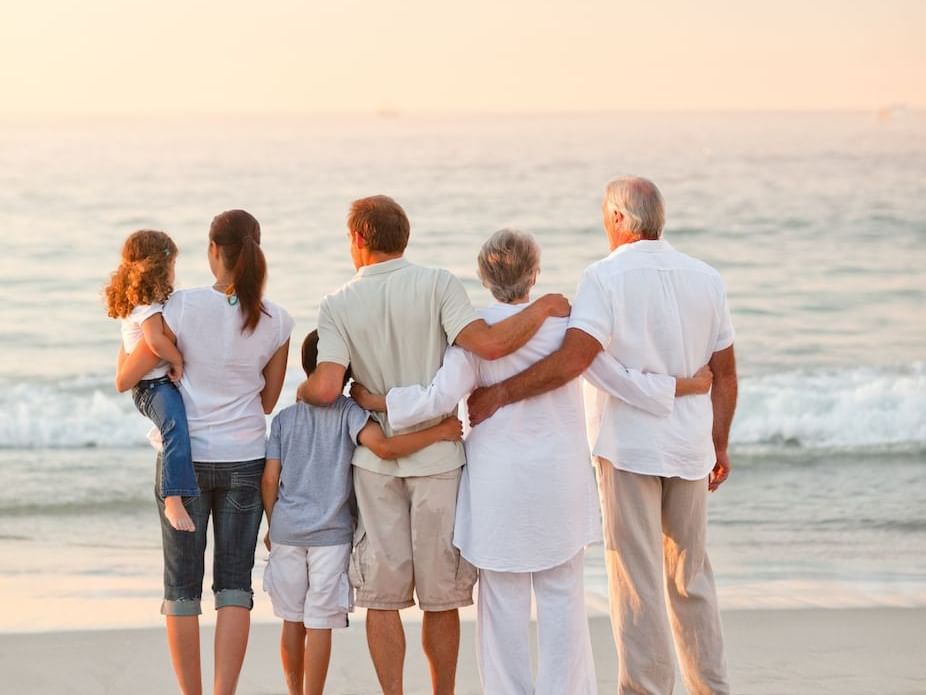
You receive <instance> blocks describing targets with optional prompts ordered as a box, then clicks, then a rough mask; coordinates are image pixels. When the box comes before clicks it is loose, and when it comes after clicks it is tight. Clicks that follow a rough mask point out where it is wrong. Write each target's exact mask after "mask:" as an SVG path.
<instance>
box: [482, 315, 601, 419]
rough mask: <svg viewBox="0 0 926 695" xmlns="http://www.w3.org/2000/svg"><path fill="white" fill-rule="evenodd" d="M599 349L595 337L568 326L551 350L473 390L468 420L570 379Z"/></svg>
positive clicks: (485, 414)
mask: <svg viewBox="0 0 926 695" xmlns="http://www.w3.org/2000/svg"><path fill="white" fill-rule="evenodd" d="M522 313H523V312H522ZM599 352H601V343H599V342H598V341H597V340H596V339H595V338H593V337H592V336H590V335H589V334H588V333H586V332H585V331H583V330H580V329H578V328H570V329H569V330H567V331H566V337H565V338H564V339H563V345H562V347H560V349H559V350H557V351H556V352H554V353H553V354H551V355H547V356H546V357H544V358H543V359H542V360H540V361H539V362H537V363H535V364H534V365H533V366H531V367H530V368H529V369H526V370H524V371H523V372H521V373H520V374H516V375H515V376H513V377H510V378H508V379H505V381H500V382H499V383H497V384H494V385H493V386H487V387H484V388H480V389H476V390H475V391H473V394H472V395H471V396H470V397H469V400H468V401H467V405H468V406H469V421H470V424H471V425H473V426H474V427H475V426H476V425H478V424H479V423H480V422H484V421H485V420H488V419H489V418H490V417H492V415H493V414H494V413H495V411H496V410H498V409H499V408H501V407H503V406H506V405H509V404H511V403H517V402H518V401H523V400H524V399H525V398H531V397H533V396H539V395H540V394H541V393H546V392H547V391H552V390H553V389H556V388H559V387H560V386H562V385H563V384H567V383H569V382H570V381H572V380H573V379H575V378H576V377H577V376H579V375H580V374H582V372H584V371H585V370H586V369H588V366H589V365H590V364H591V363H592V360H594V359H595V356H596V355H597V354H598V353H599Z"/></svg>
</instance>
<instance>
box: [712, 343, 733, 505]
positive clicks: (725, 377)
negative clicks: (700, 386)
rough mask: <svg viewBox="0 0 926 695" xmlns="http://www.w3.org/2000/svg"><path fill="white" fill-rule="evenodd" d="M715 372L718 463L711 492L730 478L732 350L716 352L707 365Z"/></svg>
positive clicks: (714, 471) (715, 433) (713, 396)
mask: <svg viewBox="0 0 926 695" xmlns="http://www.w3.org/2000/svg"><path fill="white" fill-rule="evenodd" d="M710 367H711V370H713V372H714V388H713V390H712V391H711V403H712V404H713V407H714V430H713V438H714V449H715V450H716V452H717V463H716V464H715V465H714V470H712V471H711V474H710V478H709V479H708V488H709V489H710V490H711V492H713V491H714V490H716V489H717V488H718V487H720V485H721V484H722V483H723V481H725V480H726V479H727V476H729V475H730V457H729V455H728V454H727V444H728V442H729V439H730V425H731V424H732V423H733V412H734V411H735V410H736V396H737V390H738V384H737V378H736V356H735V355H734V353H733V346H732V345H731V346H730V347H728V348H726V349H724V350H719V351H718V352H715V353H714V354H713V356H712V357H711V361H710Z"/></svg>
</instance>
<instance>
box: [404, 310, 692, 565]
mask: <svg viewBox="0 0 926 695" xmlns="http://www.w3.org/2000/svg"><path fill="white" fill-rule="evenodd" d="M527 306H528V304H519V305H511V304H495V305H493V306H490V307H488V308H486V309H484V310H482V311H481V312H480V313H481V314H482V317H483V318H484V319H485V320H486V321H487V322H488V323H490V324H494V323H497V322H499V321H502V320H504V319H506V318H508V317H509V316H512V315H514V314H515V313H517V312H519V311H521V310H523V309H524V308H526V307H527ZM567 324H568V320H567V319H558V318H551V319H547V320H546V321H545V322H544V324H543V326H542V327H541V328H540V330H539V331H538V332H537V334H536V335H535V336H534V337H533V338H532V339H531V340H530V341H529V342H528V343H527V344H526V345H525V346H524V347H522V348H521V349H520V350H517V351H516V352H514V353H512V354H511V355H508V356H507V357H503V358H501V359H498V360H494V361H484V360H481V359H480V358H478V357H477V356H475V355H473V354H472V353H469V352H466V351H465V350H462V349H460V348H456V347H452V348H450V349H449V350H447V353H446V355H445V357H444V364H443V366H442V367H441V368H440V370H439V371H438V373H437V374H436V375H435V377H434V381H433V382H432V383H431V385H429V386H406V387H401V388H393V389H391V390H390V391H389V393H388V394H387V396H386V403H387V412H388V417H389V422H390V424H391V425H392V427H393V428H395V429H406V428H409V427H411V426H413V425H414V424H416V423H418V422H421V421H423V420H426V419H429V418H433V417H435V416H437V415H442V414H446V413H450V412H453V410H454V408H455V407H456V405H457V403H458V402H459V401H460V399H461V398H464V397H465V396H466V395H467V394H469V393H470V392H471V391H473V390H474V389H476V388H477V387H479V386H486V385H490V384H494V383H497V382H499V381H504V380H505V379H507V378H508V377H510V376H514V375H515V374H518V373H520V372H522V371H524V370H525V369H527V368H528V367H530V366H531V365H532V364H534V363H535V362H537V361H538V360H541V359H543V358H544V357H546V356H547V355H549V354H550V353H552V352H555V351H556V350H557V349H559V347H560V345H561V344H562V341H563V336H564V335H565V332H566V328H567ZM589 372H595V375H596V376H597V377H600V378H597V379H593V380H594V381H596V382H597V384H598V385H600V386H602V387H605V388H608V390H609V391H610V390H612V389H613V390H614V391H625V392H626V393H627V396H619V397H627V398H630V399H633V400H635V401H636V402H637V405H639V406H640V407H647V408H649V409H651V410H652V411H654V412H657V413H662V414H665V413H666V412H670V411H671V403H672V400H673V398H674V393H675V380H674V379H673V378H671V377H667V376H659V375H646V374H641V373H640V372H631V371H629V370H626V369H624V368H623V367H622V366H621V365H620V364H619V363H617V362H616V361H615V360H614V359H613V358H610V357H608V356H606V355H601V356H600V359H599V360H596V362H595V363H594V365H593V367H592V368H591V369H590V370H589ZM587 376H588V373H587ZM463 419H464V421H465V420H466V418H465V416H464V418H463ZM465 447H466V466H465V467H464V468H463V476H462V479H461V482H460V493H459V499H458V501H457V516H456V527H455V529H454V537H453V542H454V545H456V546H457V547H458V548H460V551H461V552H462V554H463V557H465V558H466V559H467V560H469V561H470V562H471V563H473V564H474V565H475V566H476V567H480V568H482V569H489V570H494V571H498V572H537V571H540V570H544V569H549V568H551V567H555V566H557V565H560V564H562V563H564V562H566V561H567V560H569V559H570V558H572V557H573V556H574V555H575V554H576V553H577V552H578V551H579V550H580V549H581V548H583V547H584V546H586V545H588V544H589V543H595V542H600V540H601V519H600V515H599V510H598V495H597V490H596V486H595V475H594V470H593V468H592V466H591V465H590V463H591V456H590V454H589V449H588V442H587V440H586V433H585V414H584V408H583V397H582V390H581V382H580V380H579V379H576V380H574V381H572V382H570V383H568V384H566V385H565V386H562V387H560V388H558V389H555V390H553V391H550V392H548V393H545V394H543V395H541V396H537V397H536V398H530V399H528V400H524V401H520V402H518V403H513V404H512V405H509V406H506V407H504V408H501V409H499V410H498V412H496V413H495V415H493V416H492V417H491V418H489V419H488V420H486V421H485V422H483V423H482V424H480V425H477V426H476V427H475V428H473V429H472V430H471V431H470V432H469V433H468V435H467V437H466V442H465Z"/></svg>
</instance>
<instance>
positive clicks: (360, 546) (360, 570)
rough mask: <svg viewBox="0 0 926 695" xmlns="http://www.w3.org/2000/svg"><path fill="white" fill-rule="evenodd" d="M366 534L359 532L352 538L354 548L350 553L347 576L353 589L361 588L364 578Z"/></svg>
mask: <svg viewBox="0 0 926 695" xmlns="http://www.w3.org/2000/svg"><path fill="white" fill-rule="evenodd" d="M366 541H367V534H366V532H365V531H361V532H360V533H359V534H357V536H356V537H355V538H354V547H353V548H352V549H351V553H350V564H349V565H348V569H347V574H348V577H349V578H350V584H351V586H352V587H354V588H355V589H361V588H363V577H364V564H365V563H364V557H363V555H364V551H365V550H366V547H367V542H366Z"/></svg>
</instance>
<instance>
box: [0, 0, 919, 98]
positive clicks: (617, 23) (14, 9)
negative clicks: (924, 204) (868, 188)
mask: <svg viewBox="0 0 926 695" xmlns="http://www.w3.org/2000/svg"><path fill="white" fill-rule="evenodd" d="M898 103H901V104H907V105H910V106H912V107H915V108H926V0H922V1H921V0H768V1H763V2H758V1H756V0H690V1H688V0H675V1H669V0H661V1H660V0H649V1H646V0H636V1H635V2H625V1H623V0H560V1H559V2H542V1H541V0H467V1H466V2H452V3H451V2H447V1H446V0H378V1H376V0H300V1H296V0H264V1H263V2H257V1H254V0H251V1H250V2H241V1H239V0H225V1H223V2H216V1H213V0H209V1H205V0H185V1H184V2H180V1H179V0H158V1H153V0H83V1H82V2H81V1H78V0H18V1H15V0H2V2H0V115H14V116H15V115H23V114H26V115H28V114H85V113H89V114H93V113H103V114H106V113H117V114H118V113H190V112H195V113H200V112H205V113H254V112H258V113H311V112H343V111H359V112H369V111H375V110H377V109H381V108H393V109H397V110H400V111H409V112H413V111H521V110H545V111H549V110H555V111H582V110H610V109H730V108H733V109H834V108H837V109H844V108H870V109H877V108H881V107H883V106H886V105H890V104H898Z"/></svg>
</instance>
